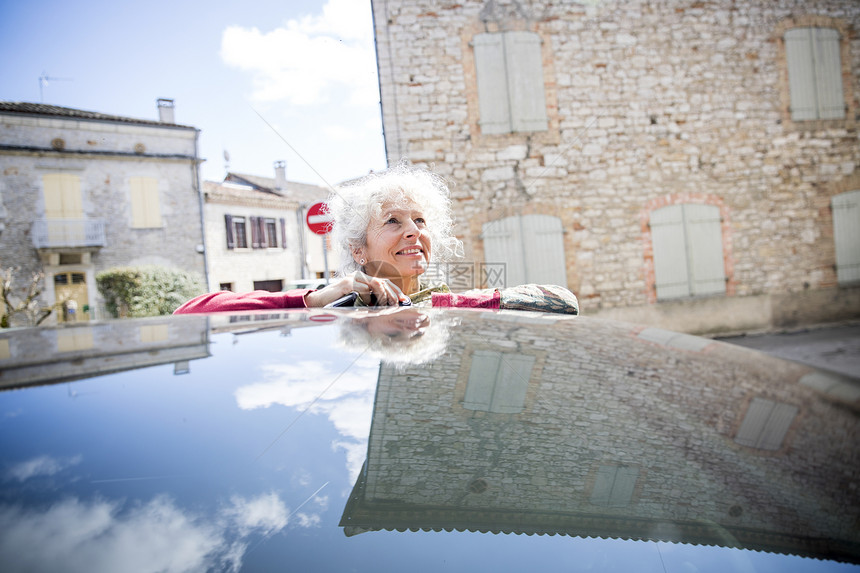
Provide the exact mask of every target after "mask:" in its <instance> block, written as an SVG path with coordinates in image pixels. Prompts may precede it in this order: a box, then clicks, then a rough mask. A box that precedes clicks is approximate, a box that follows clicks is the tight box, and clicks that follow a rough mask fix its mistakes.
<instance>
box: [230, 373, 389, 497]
mask: <svg viewBox="0 0 860 573" xmlns="http://www.w3.org/2000/svg"><path fill="white" fill-rule="evenodd" d="M378 369H379V362H377V361H370V360H359V361H357V362H356V363H355V364H353V365H352V366H351V367H350V368H349V370H347V371H345V372H337V371H334V370H332V369H331V368H330V366H329V365H328V364H325V363H322V362H313V361H304V362H299V363H296V364H264V365H262V366H261V371H262V373H263V377H264V379H265V380H264V381H263V382H258V383H255V384H249V385H247V386H242V387H240V388H238V389H237V390H236V402H237V403H238V405H239V407H240V408H242V409H243V410H251V409H254V408H268V407H270V406H272V405H275V404H280V405H283V406H288V407H291V408H295V409H297V410H304V409H307V411H308V412H309V413H311V414H320V415H325V416H326V417H328V419H329V421H331V423H332V425H333V426H334V428H335V430H337V432H338V433H339V434H340V435H341V436H343V437H344V438H345V439H344V440H339V441H337V442H336V443H335V444H334V446H335V447H336V448H339V449H343V450H344V451H345V452H346V458H347V460H346V461H347V464H346V465H347V469H348V471H349V475H350V479H351V480H353V481H354V480H355V479H356V478H357V477H358V473H359V471H360V470H361V465H362V464H363V463H364V458H365V455H366V453H367V438H368V435H369V434H370V422H371V418H372V416H373V397H374V393H375V390H376V379H377V375H378ZM332 382H334V383H332Z"/></svg>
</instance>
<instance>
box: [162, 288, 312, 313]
mask: <svg viewBox="0 0 860 573" xmlns="http://www.w3.org/2000/svg"><path fill="white" fill-rule="evenodd" d="M311 290H312V289H296V290H289V291H286V292H268V291H264V290H255V291H254V292H246V293H235V292H230V291H227V290H224V291H221V292H210V293H208V294H202V295H200V296H198V297H195V298H192V299H191V300H189V301H188V302H186V303H185V304H183V305H182V306H180V307H179V308H177V309H176V310H175V311H173V314H203V313H208V312H234V311H239V310H272V309H280V308H305V295H306V294H308V293H309V292H311Z"/></svg>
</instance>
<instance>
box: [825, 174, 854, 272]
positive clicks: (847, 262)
mask: <svg viewBox="0 0 860 573" xmlns="http://www.w3.org/2000/svg"><path fill="white" fill-rule="evenodd" d="M831 207H832V208H833V240H834V242H835V246H836V279H837V281H838V282H839V284H841V285H842V284H855V283H857V282H860V190H857V191H848V192H847V193H840V194H839V195H836V196H834V197H833V199H831Z"/></svg>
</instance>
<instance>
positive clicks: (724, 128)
mask: <svg viewBox="0 0 860 573" xmlns="http://www.w3.org/2000/svg"><path fill="white" fill-rule="evenodd" d="M372 4H373V16H374V25H375V35H376V46H377V56H378V68H379V77H380V88H381V100H382V113H383V127H384V133H385V145H386V153H387V157H388V160H389V163H392V162H396V161H399V160H401V158H406V159H408V160H410V161H412V162H423V163H427V164H430V165H432V166H433V169H434V170H435V171H436V172H438V173H440V174H442V175H443V176H445V177H446V178H448V179H449V181H450V182H451V184H452V185H451V186H452V190H453V194H454V198H455V200H456V215H457V217H458V220H459V223H458V225H459V226H458V228H457V232H458V235H459V236H460V237H461V238H462V239H463V241H464V243H465V247H466V256H467V260H468V261H471V262H472V263H477V264H480V263H498V262H504V263H505V265H506V267H507V275H506V277H505V281H506V282H507V284H512V283H520V282H551V283H557V284H562V285H566V286H567V287H568V288H570V289H571V290H573V291H574V292H575V293H576V294H577V295H578V296H579V298H580V301H581V305H582V309H583V312H584V313H586V314H600V315H605V316H607V315H608V316H614V317H621V318H624V319H630V320H636V321H644V322H648V323H651V324H659V325H661V326H666V327H670V328H674V329H678V330H685V331H695V332H717V331H727V330H742V329H757V328H768V327H772V326H776V325H790V324H800V323H811V322H822V321H828V320H834V319H843V318H846V317H857V316H860V289H858V288H857V285H858V281H860V169H858V162H860V145H858V136H857V134H858V132H857V118H858V114H860V36H858V26H860V4H858V3H857V2H855V1H854V0H811V1H806V2H798V1H780V2H774V1H771V0H740V1H738V0H709V1H698V0H686V1H685V0H680V1H679V0H625V1H620V0H578V1H577V0H575V1H571V2H552V1H547V0H527V1H516V0H463V1H459V2H456V3H455V2H443V3H438V2H431V1H430V0H373V2H372ZM487 278H488V277H485V279H487ZM484 282H485V283H487V284H492V282H493V281H492V280H485V281H484Z"/></svg>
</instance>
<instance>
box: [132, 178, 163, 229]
mask: <svg viewBox="0 0 860 573" xmlns="http://www.w3.org/2000/svg"><path fill="white" fill-rule="evenodd" d="M129 187H130V189H131V221H132V222H131V226H132V227H133V228H135V229H146V228H152V227H161V204H160V201H159V198H158V180H157V179H155V178H154V177H132V178H130V179H129Z"/></svg>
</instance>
